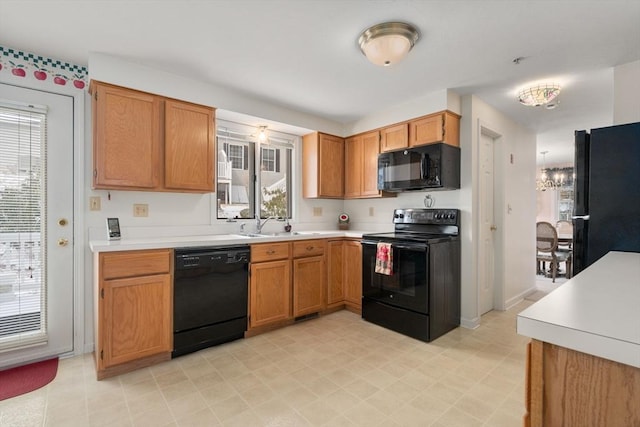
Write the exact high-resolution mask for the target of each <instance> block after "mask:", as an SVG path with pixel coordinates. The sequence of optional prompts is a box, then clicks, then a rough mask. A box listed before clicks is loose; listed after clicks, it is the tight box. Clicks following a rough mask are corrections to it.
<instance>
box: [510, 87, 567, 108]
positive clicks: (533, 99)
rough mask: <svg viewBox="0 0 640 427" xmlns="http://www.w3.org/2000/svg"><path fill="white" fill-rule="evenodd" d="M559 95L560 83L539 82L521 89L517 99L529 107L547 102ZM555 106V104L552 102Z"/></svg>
mask: <svg viewBox="0 0 640 427" xmlns="http://www.w3.org/2000/svg"><path fill="white" fill-rule="evenodd" d="M558 95H560V85H558V84H555V83H545V84H539V85H537V86H531V87H528V88H525V89H522V90H521V91H520V92H519V93H518V101H520V103H521V104H523V105H527V106H529V107H538V106H540V105H545V104H549V103H550V102H551V101H553V100H554V99H556V98H557V97H558ZM552 105H554V106H555V104H552Z"/></svg>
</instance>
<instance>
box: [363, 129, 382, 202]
mask: <svg viewBox="0 0 640 427" xmlns="http://www.w3.org/2000/svg"><path fill="white" fill-rule="evenodd" d="M379 153H380V133H379V132H378V131H375V132H369V133H366V134H364V135H362V163H361V164H362V187H361V190H360V194H361V195H362V196H363V197H372V196H379V195H380V191H379V190H378V154H379Z"/></svg>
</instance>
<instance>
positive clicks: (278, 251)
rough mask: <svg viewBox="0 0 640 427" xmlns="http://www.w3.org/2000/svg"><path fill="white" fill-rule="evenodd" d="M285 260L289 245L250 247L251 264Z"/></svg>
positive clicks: (264, 244)
mask: <svg viewBox="0 0 640 427" xmlns="http://www.w3.org/2000/svg"><path fill="white" fill-rule="evenodd" d="M286 258H289V243H262V244H259V245H251V262H262V261H274V260H277V259H286Z"/></svg>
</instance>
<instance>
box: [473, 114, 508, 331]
mask: <svg viewBox="0 0 640 427" xmlns="http://www.w3.org/2000/svg"><path fill="white" fill-rule="evenodd" d="M494 129H495V127H494V126H491V125H489V124H487V123H485V122H484V121H482V120H480V119H479V120H478V127H477V135H476V137H477V139H476V140H477V141H478V144H476V148H475V154H474V155H475V157H476V159H478V162H479V159H480V145H481V140H482V136H483V135H484V136H488V137H489V138H491V139H492V140H493V144H494V146H493V182H494V186H493V215H494V220H495V225H496V226H497V230H496V231H495V234H494V240H493V244H494V251H495V253H494V288H493V309H494V310H504V309H505V303H504V285H505V284H504V270H505V266H504V217H503V210H502V209H501V208H500V207H501V206H504V193H505V188H504V186H505V183H504V173H503V171H504V165H503V161H502V159H503V156H502V152H503V148H504V147H503V146H504V143H503V140H502V134H500V133H499V132H497V131H495V130H494ZM479 166H480V165H479V164H478V167H477V168H476V173H475V177H474V179H475V181H476V182H478V183H479V182H480V178H481V176H480V175H481V173H482V171H481V170H480V167H479ZM481 190H482V189H481V188H480V186H479V184H478V197H477V198H476V204H475V206H474V210H475V212H477V215H474V220H473V222H474V224H473V229H474V232H473V239H474V240H475V244H474V251H475V253H476V256H477V259H476V264H475V276H476V278H477V279H476V280H477V281H476V313H477V320H478V324H479V323H480V311H481V310H480V289H481V288H482V283H481V280H482V276H481V274H480V273H481V269H482V265H484V263H486V257H485V255H484V252H483V251H482V250H481V249H482V248H481V245H482V242H481V241H480V228H481V227H482V223H481V222H482V221H481V218H480V202H481V200H482V198H483V196H484V194H482V192H481Z"/></svg>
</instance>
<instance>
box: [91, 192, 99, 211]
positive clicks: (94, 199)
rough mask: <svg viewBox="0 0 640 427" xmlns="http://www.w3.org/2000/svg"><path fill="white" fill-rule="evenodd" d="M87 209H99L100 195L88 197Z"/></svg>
mask: <svg viewBox="0 0 640 427" xmlns="http://www.w3.org/2000/svg"><path fill="white" fill-rule="evenodd" d="M89 210H90V211H99V210H100V196H92V197H89Z"/></svg>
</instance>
